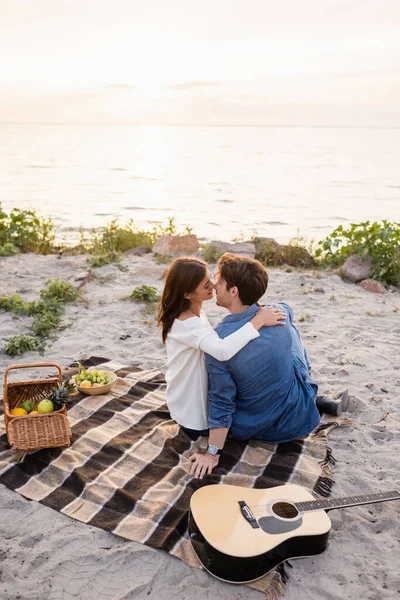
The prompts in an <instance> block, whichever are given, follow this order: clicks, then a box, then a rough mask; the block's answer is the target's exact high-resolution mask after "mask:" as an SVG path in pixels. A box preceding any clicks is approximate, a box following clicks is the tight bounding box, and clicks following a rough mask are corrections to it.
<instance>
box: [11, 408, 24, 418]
mask: <svg viewBox="0 0 400 600" xmlns="http://www.w3.org/2000/svg"><path fill="white" fill-rule="evenodd" d="M27 414H28V413H27V412H26V410H24V409H23V408H13V409H12V410H10V415H12V416H13V417H23V416H24V415H27Z"/></svg>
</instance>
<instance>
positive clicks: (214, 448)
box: [207, 444, 222, 456]
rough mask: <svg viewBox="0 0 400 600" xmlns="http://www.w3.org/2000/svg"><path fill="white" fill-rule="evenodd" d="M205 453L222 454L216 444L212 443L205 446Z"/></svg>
mask: <svg viewBox="0 0 400 600" xmlns="http://www.w3.org/2000/svg"><path fill="white" fill-rule="evenodd" d="M207 453H208V454H211V456H217V455H219V454H222V450H221V449H220V448H217V446H213V444H210V445H209V446H208V448H207Z"/></svg>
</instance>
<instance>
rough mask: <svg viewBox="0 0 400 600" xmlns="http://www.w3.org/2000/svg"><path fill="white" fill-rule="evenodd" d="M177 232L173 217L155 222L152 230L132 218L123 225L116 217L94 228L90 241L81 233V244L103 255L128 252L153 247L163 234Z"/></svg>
mask: <svg viewBox="0 0 400 600" xmlns="http://www.w3.org/2000/svg"><path fill="white" fill-rule="evenodd" d="M187 231H188V228H187ZM176 233H177V230H176V226H175V220H174V219H173V218H169V219H168V222H167V225H163V224H162V223H155V224H154V225H153V227H152V229H151V230H145V229H139V228H138V226H137V225H136V224H135V222H134V221H133V220H132V219H131V220H130V221H129V222H128V223H127V224H126V225H123V226H121V225H120V224H119V222H118V219H114V220H113V221H111V222H110V223H108V225H106V226H105V227H102V228H100V229H99V230H92V231H91V233H90V240H89V241H88V240H86V239H85V237H84V235H83V234H82V233H81V244H83V245H84V246H86V248H87V250H88V251H89V252H92V253H95V254H100V255H102V254H107V253H110V252H126V251H127V250H131V249H132V248H137V247H138V246H147V247H148V248H152V247H153V246H154V244H155V242H156V241H157V240H158V238H159V237H161V236H162V235H175V234H176Z"/></svg>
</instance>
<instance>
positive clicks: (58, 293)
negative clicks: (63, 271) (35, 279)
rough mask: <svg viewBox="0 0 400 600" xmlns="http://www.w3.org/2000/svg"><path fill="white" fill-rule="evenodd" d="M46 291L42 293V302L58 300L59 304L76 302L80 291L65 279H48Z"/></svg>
mask: <svg viewBox="0 0 400 600" xmlns="http://www.w3.org/2000/svg"><path fill="white" fill-rule="evenodd" d="M46 286H47V288H45V289H44V290H41V291H40V297H41V298H42V300H57V301H59V302H72V301H73V300H76V298H77V296H78V293H79V291H78V290H77V289H76V287H74V286H73V285H72V283H68V281H64V280H63V279H48V280H47V281H46Z"/></svg>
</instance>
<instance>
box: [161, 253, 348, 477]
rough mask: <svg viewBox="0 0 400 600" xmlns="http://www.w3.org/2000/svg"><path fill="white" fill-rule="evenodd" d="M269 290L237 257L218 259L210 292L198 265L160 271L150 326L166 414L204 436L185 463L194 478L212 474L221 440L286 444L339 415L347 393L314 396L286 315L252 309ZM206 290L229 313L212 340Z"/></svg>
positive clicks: (263, 277)
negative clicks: (155, 330) (203, 444)
mask: <svg viewBox="0 0 400 600" xmlns="http://www.w3.org/2000/svg"><path fill="white" fill-rule="evenodd" d="M267 286H268V275H267V272H266V270H265V268H264V267H263V265H262V264H261V263H260V262H258V261H257V260H253V259H250V258H243V257H240V256H237V255H235V254H229V253H228V254H224V255H223V256H222V257H221V258H220V260H219V262H218V271H217V273H216V275H215V283H213V282H212V281H211V278H210V273H209V270H208V267H207V264H206V263H205V262H204V261H202V260H200V259H198V258H191V257H190V258H178V259H176V260H175V261H174V262H173V263H172V264H171V266H170V268H169V269H168V272H167V276H166V282H165V287H164V291H163V294H162V298H161V302H160V309H159V316H158V322H159V325H161V327H162V337H163V341H164V342H165V343H166V348H167V356H168V370H167V374H166V381H167V404H168V408H169V411H170V413H171V416H172V418H173V419H174V420H175V421H176V422H177V423H179V425H180V426H181V427H182V428H183V429H184V430H186V431H187V432H188V433H189V434H194V435H204V436H208V449H207V452H205V453H204V454H200V453H196V454H194V455H192V456H191V457H190V460H191V461H192V463H193V464H192V466H191V470H190V472H191V474H193V475H194V477H195V478H200V479H202V478H203V476H204V475H205V474H206V473H209V474H210V473H211V472H212V470H213V468H214V467H216V466H217V465H218V462H219V455H220V454H221V453H222V451H223V447H224V444H225V440H226V437H227V435H229V436H232V437H234V438H236V439H238V440H248V439H250V438H255V439H258V440H262V441H265V442H272V443H278V442H288V441H290V440H294V439H296V438H298V437H301V436H304V435H307V434H308V433H310V432H311V431H312V430H313V429H315V428H316V427H317V425H318V423H319V420H320V412H322V410H323V411H324V412H330V413H331V414H335V415H338V414H340V412H341V410H342V409H343V410H346V408H347V399H348V394H347V390H344V391H341V392H338V393H336V394H332V395H330V396H325V397H320V396H317V390H318V386H317V384H316V383H315V382H314V381H313V380H312V379H311V377H310V375H309V371H310V368H311V365H310V362H309V360H308V356H307V352H306V350H305V348H304V346H303V344H302V342H301V339H300V335H299V333H298V331H297V329H296V327H295V326H294V325H293V311H292V309H291V308H290V306H288V305H287V304H284V303H283V302H280V303H279V304H276V305H270V306H268V307H260V305H259V304H258V301H259V299H260V298H261V297H262V296H263V295H264V293H265V291H266V289H267ZM214 290H215V292H216V300H217V305H218V306H223V307H224V308H227V309H228V310H229V312H230V314H229V315H227V316H226V317H225V318H224V319H223V320H222V322H221V323H220V324H219V325H218V327H217V328H216V330H215V331H214V330H213V329H212V327H211V325H210V324H209V322H208V320H207V318H206V316H205V314H204V313H203V311H202V305H203V302H204V301H205V300H210V299H211V298H212V297H213V291H214ZM207 375H208V378H207ZM207 379H208V383H207ZM318 409H319V410H318Z"/></svg>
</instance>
